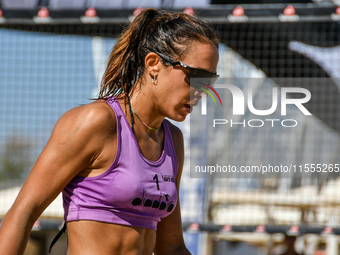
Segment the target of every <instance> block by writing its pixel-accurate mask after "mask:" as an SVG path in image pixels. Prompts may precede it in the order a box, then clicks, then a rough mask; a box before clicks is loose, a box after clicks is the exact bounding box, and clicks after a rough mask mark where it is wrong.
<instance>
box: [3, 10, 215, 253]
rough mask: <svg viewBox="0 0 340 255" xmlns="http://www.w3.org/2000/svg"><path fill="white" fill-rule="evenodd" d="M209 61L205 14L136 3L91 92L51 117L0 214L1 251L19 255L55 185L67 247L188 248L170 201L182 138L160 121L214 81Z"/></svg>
mask: <svg viewBox="0 0 340 255" xmlns="http://www.w3.org/2000/svg"><path fill="white" fill-rule="evenodd" d="M217 63H218V40H217V37H216V35H215V34H214V31H213V30H212V29H211V28H210V27H209V26H208V25H207V24H206V23H205V22H203V21H200V20H198V19H197V18H194V17H191V16H189V15H186V14H183V13H168V12H165V11H157V10H155V9H145V10H143V11H142V12H141V13H140V14H139V15H138V16H137V17H136V18H135V20H134V21H133V22H132V23H131V24H130V25H129V27H128V28H127V29H126V30H125V32H123V33H122V35H121V37H120V38H119V40H118V41H117V43H116V45H115V46H114V48H113V50H112V52H111V54H110V57H109V61H108V66H107V69H106V71H105V73H104V76H103V80H102V86H101V91H100V94H99V98H98V100H96V101H94V102H92V103H90V104H88V105H84V106H79V107H77V108H74V109H72V110H70V111H68V112H67V113H65V114H64V115H63V116H62V117H61V118H60V120H59V121H58V122H57V123H56V125H55V128H54V130H53V132H52V135H51V138H50V139H49V141H48V142H47V144H46V146H45V148H44V149H43V151H42V153H41V155H40V156H39V158H38V160H37V162H36V164H35V165H34V167H33V169H32V171H31V173H30V174H29V176H28V178H27V180H26V182H25V184H24V185H23V187H22V189H21V191H20V193H19V195H18V197H17V199H16V200H15V202H14V204H13V206H12V207H11V209H10V210H9V211H8V213H7V215H6V216H5V218H4V220H3V223H2V226H1V228H0V254H6V255H14V254H15V255H17V254H23V253H24V250H25V247H26V244H27V240H28V237H29V234H30V231H31V229H32V226H33V224H34V222H35V221H36V220H37V219H38V217H39V216H40V215H41V213H42V212H43V211H44V209H45V208H46V207H47V206H48V205H49V204H50V203H51V202H52V201H53V200H54V199H55V198H56V197H57V196H58V194H59V193H60V192H62V193H63V206H64V210H65V222H66V226H67V236H68V249H67V254H68V255H79V254H81V255H86V254H88V255H108V254H115V255H119V254H124V255H146V254H148V255H151V254H152V253H154V254H155V255H171V254H173V255H175V254H176V255H181V254H183V255H184V254H190V252H189V251H188V250H187V248H186V247H185V244H184V241H183V235H182V224H181V215H180V205H179V199H178V192H179V184H180V179H181V173H182V167H183V160H184V148H183V137H182V133H181V131H180V130H179V129H178V128H176V127H175V126H174V125H172V124H171V123H170V122H168V121H166V120H164V119H165V117H167V118H169V119H172V120H174V121H184V120H185V118H186V116H187V115H188V114H189V113H190V112H191V111H192V108H193V106H195V105H197V103H198V101H199V100H200V98H201V94H200V91H202V90H200V87H205V88H206V89H207V88H209V86H211V85H212V84H213V83H214V82H215V80H216V79H217V77H218V75H216V68H217ZM191 78H201V79H202V80H203V81H204V82H203V83H201V84H200V85H197V84H196V83H195V84H194V83H191V82H190V80H191ZM202 84H203V85H202Z"/></svg>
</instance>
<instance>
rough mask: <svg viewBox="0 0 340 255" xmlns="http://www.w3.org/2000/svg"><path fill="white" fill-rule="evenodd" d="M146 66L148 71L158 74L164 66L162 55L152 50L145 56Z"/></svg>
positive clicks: (151, 73)
mask: <svg viewBox="0 0 340 255" xmlns="http://www.w3.org/2000/svg"><path fill="white" fill-rule="evenodd" d="M145 68H146V70H147V72H148V73H149V74H150V75H151V77H153V76H154V74H158V73H159V71H160V70H161V68H162V61H161V59H160V57H159V56H158V55H157V54H156V53H155V52H150V53H148V55H146V57H145Z"/></svg>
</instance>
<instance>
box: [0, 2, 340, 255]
mask: <svg viewBox="0 0 340 255" xmlns="http://www.w3.org/2000/svg"><path fill="white" fill-rule="evenodd" d="M237 8H238V7H237ZM237 8H236V6H227V7H223V8H215V9H209V8H207V9H200V10H197V14H198V15H200V16H201V17H202V18H203V19H205V20H208V21H210V22H211V23H212V24H213V26H214V27H215V28H216V30H217V31H218V32H219V34H220V39H221V40H220V47H219V53H220V62H219V66H218V73H219V74H220V75H221V81H220V82H217V85H216V86H217V87H218V86H219V85H220V86H221V85H223V84H227V83H228V84H232V85H234V86H236V87H238V88H240V89H241V90H243V89H245V88H247V89H248V87H247V86H249V84H252V85H251V88H252V89H253V90H254V91H253V96H254V98H253V100H254V102H253V103H254V108H256V109H258V110H267V109H269V108H271V105H272V96H273V94H272V93H273V88H277V90H278V91H279V92H281V93H282V88H290V87H295V88H297V87H299V88H304V89H306V90H308V91H309V92H310V94H311V100H309V101H308V102H307V103H306V104H304V106H305V107H306V110H308V112H310V113H311V116H308V117H307V116H302V117H301V116H300V115H301V113H299V114H300V115H299V114H298V113H296V111H295V112H294V111H293V113H292V112H290V114H293V115H291V116H286V117H284V119H290V120H291V119H293V120H295V121H296V124H297V126H296V127H292V128H289V127H285V125H287V126H288V125H295V122H289V121H287V122H283V124H282V121H283V120H284V119H283V116H282V115H281V111H280V110H282V109H281V108H280V107H281V106H282V105H280V103H279V104H278V107H277V109H278V114H279V115H280V116H276V115H275V113H272V115H270V116H269V117H268V118H267V116H265V117H264V118H263V117H258V116H257V117H254V116H252V115H251V114H252V112H250V110H249V107H248V106H249V105H247V102H248V101H247V94H246V93H245V98H246V99H245V101H244V107H245V110H244V113H243V115H242V116H241V118H239V117H238V118H236V119H234V124H235V122H237V123H241V124H238V125H234V127H233V126H230V122H231V121H232V120H233V115H232V114H233V112H232V109H233V100H234V101H235V98H232V94H231V93H230V90H229V89H223V88H222V87H220V88H216V90H217V92H218V93H219V95H220V96H221V99H222V102H223V105H224V106H223V107H219V106H215V105H214V103H213V101H212V100H211V99H210V98H209V97H208V98H207V99H206V100H207V110H208V112H207V114H206V118H207V119H205V120H206V122H202V119H200V121H201V122H195V118H194V116H196V115H199V116H198V118H201V117H202V116H201V115H202V112H201V111H202V105H201V104H200V105H199V106H198V107H197V109H195V110H194V113H193V114H192V117H190V120H186V121H185V122H183V123H177V124H176V125H178V126H179V127H180V128H181V129H182V131H183V133H184V137H185V142H186V163H185V167H184V172H183V177H182V183H181V193H180V199H181V208H182V217H183V222H184V229H185V230H187V232H188V233H198V231H207V232H212V233H215V237H216V236H217V237H216V238H217V239H218V238H220V239H223V238H224V239H227V240H242V241H244V240H245V239H246V238H247V237H238V236H235V235H232V233H238V232H245V233H248V232H250V233H257V234H259V235H260V234H263V233H269V234H273V233H282V234H286V235H291V236H296V235H303V234H308V233H309V234H313V233H315V234H319V235H323V234H336V235H337V234H338V233H339V231H338V227H339V224H340V218H339V215H340V202H339V200H338V199H337V198H338V196H339V194H340V180H339V178H338V176H339V173H340V171H339V170H338V169H339V164H340V153H339V150H340V133H339V130H340V104H339V102H340V92H339V91H340V75H339V74H340V46H339V42H340V33H339V32H340V31H339V30H340V26H339V23H338V21H337V19H338V18H339V16H340V15H339V14H336V8H335V7H334V6H332V5H327V4H324V5H319V6H318V7H316V6H314V7H313V6H312V7H310V5H309V7H308V8H307V5H297V6H296V10H295V9H294V13H293V14H291V15H283V12H284V10H285V8H284V6H282V5H275V6H269V5H268V6H265V5H262V6H245V8H244V9H243V11H244V12H245V13H242V10H240V9H238V10H236V12H235V9H237ZM38 11H39V10H36V11H35V12H34V13H33V12H31V13H30V14H29V15H30V16H27V15H26V14H27V13H26V12H22V13H21V14H20V15H21V16H20V17H19V18H17V19H14V18H13V19H11V17H10V12H9V11H7V12H6V11H3V14H4V15H3V16H2V17H1V18H0V19H2V20H1V22H0V90H1V93H0V97H1V98H0V109H1V111H0V218H2V217H3V215H4V214H5V213H6V211H7V210H8V209H9V207H10V205H11V204H12V203H13V201H14V199H15V196H16V195H17V193H18V192H19V190H20V187H21V185H22V183H23V181H24V180H25V178H26V177H27V175H28V173H29V171H30V169H31V167H32V165H33V163H34V162H35V160H36V158H37V157H38V155H39V153H40V152H41V150H42V149H43V147H44V145H45V144H46V142H47V140H48V138H49V136H50V134H51V131H52V129H53V126H54V124H55V123H56V121H57V120H58V119H59V118H60V116H61V115H62V114H63V113H65V112H66V111H67V110H69V109H71V108H74V107H76V106H79V105H82V104H87V103H89V102H90V99H92V98H94V97H95V96H96V94H97V92H98V86H99V83H100V79H101V77H102V74H103V72H104V69H105V66H106V63H107V58H108V55H109V52H110V49H111V48H112V46H113V45H114V43H115V42H116V38H117V37H118V36H119V34H120V32H121V31H122V29H123V28H124V26H126V25H127V24H128V23H129V20H131V17H132V11H133V10H122V11H116V12H112V11H111V12H110V13H109V12H108V11H106V12H105V10H98V11H97V16H94V17H97V18H99V19H96V20H91V18H93V17H86V16H84V11H81V12H80V11H79V13H77V12H76V14H75V13H74V12H73V13H72V14H67V15H66V14H65V15H61V14H62V12H60V11H59V12H58V11H55V12H53V10H51V11H50V13H49V14H50V16H49V17H50V19H49V20H46V19H45V20H44V17H39V15H38ZM237 11H240V12H241V14H242V15H238V14H237ZM6 13H7V16H6ZM25 13H26V14H25ZM25 15H26V16H25ZM37 15H38V16H37ZM58 15H59V16H58ZM100 15H102V16H100ZM337 15H338V16H337ZM75 16H77V18H75ZM37 17H38V18H37ZM79 17H81V18H82V19H81V18H79ZM34 18H35V20H34ZM45 18H46V17H45ZM339 20H340V18H339ZM223 79H229V80H228V81H226V80H223ZM287 94H289V93H287ZM280 95H281V94H278V95H277V96H278V98H279V100H280V98H281V97H279V96H280ZM289 96H291V97H287V98H290V99H294V98H295V99H299V98H301V95H294V93H293V94H292V93H290V94H289ZM302 96H303V95H302ZM295 108H296V107H295ZM295 110H296V109H295ZM297 110H299V109H297ZM215 119H220V120H221V119H222V120H223V121H222V122H223V123H222V122H221V123H218V124H219V125H218V126H216V125H215V126H216V127H214V126H213V123H214V122H213V121H214V120H215ZM266 119H279V121H277V122H276V121H275V122H274V121H266ZM249 121H250V122H249ZM261 121H262V122H261ZM190 124H191V125H190ZM215 124H216V123H215ZM262 124H263V127H262ZM274 124H275V127H273V126H274ZM276 125H277V126H276ZM195 164H196V165H197V166H200V167H202V169H200V171H201V170H202V172H203V166H214V167H215V170H214V171H216V169H218V166H220V167H222V166H231V167H233V166H235V167H237V169H240V167H241V166H245V167H247V166H248V167H249V169H250V168H251V167H256V166H257V167H259V166H260V165H261V164H262V166H261V167H262V168H261V170H263V169H264V168H263V167H264V166H266V167H267V168H268V169H270V166H272V167H273V171H272V174H271V175H266V176H265V177H264V178H263V176H262V177H261V178H260V177H259V176H254V175H249V174H248V175H244V176H240V175H239V176H228V175H227V176H225V175H223V172H222V175H215V174H207V172H203V173H204V174H203V175H200V176H194V175H192V174H193V172H194V171H195V169H193V166H194V165H195ZM265 164H266V165H265ZM280 165H282V167H283V168H284V167H288V168H290V170H289V171H290V172H291V173H292V174H290V175H280V174H278V173H277V172H275V169H274V168H275V167H276V166H279V167H280ZM282 167H281V168H282ZM294 167H295V172H294ZM330 168H332V170H330ZM211 169H212V168H210V170H211ZM221 169H222V168H221ZM225 170H226V168H225ZM205 171H206V170H205ZM220 171H223V170H220ZM280 171H281V170H280ZM301 173H303V174H301ZM194 177H195V178H194ZM196 177H197V178H196ZM224 177H226V178H224ZM62 217H63V211H62V203H61V197H60V196H59V197H58V199H57V200H56V201H55V202H53V204H52V205H51V206H50V207H49V208H48V209H47V210H46V211H45V212H44V213H43V215H42V217H41V224H42V225H41V226H40V227H44V226H49V227H50V228H55V227H56V226H58V225H59V222H58V220H61V219H62ZM51 219H54V220H57V221H55V223H53V224H51V223H48V222H51V221H49V220H51ZM44 224H45V225H44ZM296 226H297V228H296ZM292 227H293V228H292ZM38 228H39V227H37V229H38ZM47 228H48V227H47ZM228 238H229V239H228ZM261 238H262V237H261ZM266 238H267V239H268V237H265V238H264V239H261V240H260V241H254V242H258V243H261V245H262V246H263V243H266V242H267V243H268V240H267V239H266ZM217 239H216V240H217ZM195 240H196V241H195V242H196V245H197V240H198V239H197V238H196V239H195ZM215 248H216V247H215ZM196 249H197V248H196ZM216 249H217V250H218V249H220V250H221V249H222V248H216ZM216 254H217V253H216ZM249 254H250V253H249Z"/></svg>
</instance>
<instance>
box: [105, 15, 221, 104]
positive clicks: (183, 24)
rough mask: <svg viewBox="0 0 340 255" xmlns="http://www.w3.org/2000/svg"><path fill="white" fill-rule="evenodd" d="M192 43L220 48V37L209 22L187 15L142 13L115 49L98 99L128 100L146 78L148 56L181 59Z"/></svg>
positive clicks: (123, 34)
mask: <svg viewBox="0 0 340 255" xmlns="http://www.w3.org/2000/svg"><path fill="white" fill-rule="evenodd" d="M193 42H202V43H209V44H211V45H213V46H215V47H216V48H218V38H217V35H216V33H215V31H214V30H213V29H212V28H211V27H210V25H208V24H207V23H206V22H204V21H201V20H199V19H197V18H195V17H192V16H189V15H187V14H184V13H169V12H167V11H157V10H156V9H145V10H142V11H141V13H140V14H138V15H137V17H136V18H135V19H134V21H133V22H132V23H131V24H130V25H129V26H128V27H127V28H126V30H125V31H124V32H123V33H122V35H121V36H120V38H119V40H118V41H117V43H116V44H115V46H114V47H113V49H112V52H111V54H110V57H109V61H108V65H107V68H106V70H105V73H104V76H103V80H102V84H101V89H100V93H99V98H106V97H109V96H112V95H114V96H118V95H123V94H124V95H127V96H129V95H130V94H131V93H132V92H133V90H134V88H135V86H134V84H136V83H137V82H138V81H139V80H140V79H141V78H142V77H143V74H144V70H145V63H144V61H145V57H146V55H147V54H148V53H150V52H152V51H158V52H161V53H163V54H165V55H167V56H169V57H171V58H173V59H181V58H183V57H184V56H185V53H186V52H187V51H188V49H189V48H190V45H191V44H192V43H193ZM183 46H184V47H183ZM164 64H167V63H164Z"/></svg>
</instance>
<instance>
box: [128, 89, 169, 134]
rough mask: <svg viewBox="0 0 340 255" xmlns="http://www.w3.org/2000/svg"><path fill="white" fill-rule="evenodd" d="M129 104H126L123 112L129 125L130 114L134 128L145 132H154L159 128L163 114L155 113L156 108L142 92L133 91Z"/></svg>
mask: <svg viewBox="0 0 340 255" xmlns="http://www.w3.org/2000/svg"><path fill="white" fill-rule="evenodd" d="M130 105H131V110H130V106H129V105H128V104H127V105H126V111H125V114H126V116H127V117H128V120H129V123H130V125H131V114H132V115H133V116H132V117H133V119H134V121H133V122H134V129H137V130H144V131H145V132H146V133H150V134H155V133H157V131H158V130H159V128H160V126H161V124H162V122H163V120H164V116H161V115H160V114H157V109H156V107H155V105H153V102H152V100H150V98H147V97H146V96H144V95H143V93H138V92H135V93H134V95H132V96H131V97H130Z"/></svg>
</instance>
